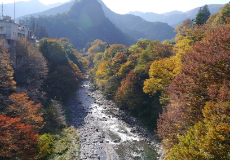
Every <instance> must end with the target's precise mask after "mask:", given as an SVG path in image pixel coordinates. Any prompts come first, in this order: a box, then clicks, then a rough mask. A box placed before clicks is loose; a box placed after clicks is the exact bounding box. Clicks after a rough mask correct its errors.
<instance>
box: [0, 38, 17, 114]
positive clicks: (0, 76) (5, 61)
mask: <svg viewBox="0 0 230 160" xmlns="http://www.w3.org/2000/svg"><path fill="white" fill-rule="evenodd" d="M11 65H12V61H11V60H10V54H9V53H8V52H7V49H6V48H5V47H4V44H3V42H0V111H3V110H4V109H5V108H6V106H7V104H8V103H9V101H8V96H9V95H10V94H11V93H12V92H13V91H14V90H15V89H16V82H15V81H14V77H13V74H14V70H13V68H12V66H11Z"/></svg>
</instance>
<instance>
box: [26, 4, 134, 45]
mask: <svg viewBox="0 0 230 160" xmlns="http://www.w3.org/2000/svg"><path fill="white" fill-rule="evenodd" d="M33 20H34V21H35V23H38V24H41V25H43V24H45V26H46V28H47V31H48V33H49V36H50V38H57V37H60V38H61V37H65V38H68V39H69V40H70V42H71V43H72V44H73V45H74V47H75V48H77V49H82V48H84V47H85V45H86V43H87V42H90V41H93V40H95V39H101V40H102V41H104V42H108V43H110V44H115V43H116V44H124V45H126V46H130V45H132V44H134V43H136V41H135V40H134V39H132V38H131V37H129V36H128V35H126V34H124V33H123V32H122V31H121V30H120V29H118V28H117V27H116V26H115V25H114V24H113V23H112V22H111V21H110V20H109V19H108V18H106V17H105V14H104V12H103V10H102V7H101V5H100V3H98V1H97V0H81V1H78V0H76V1H75V2H74V3H73V5H72V6H71V8H70V9H69V11H68V12H66V13H65V14H58V15H55V16H39V17H38V18H33V17H30V18H25V19H24V22H23V23H25V24H26V25H27V26H31V22H32V21H33Z"/></svg>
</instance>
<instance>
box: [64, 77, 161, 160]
mask: <svg viewBox="0 0 230 160" xmlns="http://www.w3.org/2000/svg"><path fill="white" fill-rule="evenodd" d="M81 83H82V84H80V86H79V89H78V90H77V91H76V92H75V93H74V95H73V96H72V97H71V98H70V100H69V104H68V107H69V108H70V110H71V111H72V113H71V114H72V122H70V125H73V126H75V127H76V128H78V129H79V131H80V136H81V139H80V141H81V149H80V151H81V153H80V159H100V160H131V159H134V160H155V159H159V155H158V154H157V151H159V148H160V145H159V143H158V142H157V141H156V140H155V137H154V135H153V134H152V133H151V132H148V131H146V130H145V129H144V128H143V127H140V126H139V125H140V124H139V122H137V120H136V119H135V118H132V117H130V116H129V115H128V112H124V111H119V109H118V108H117V107H116V105H115V104H114V103H112V102H111V101H108V100H105V99H104V98H103V97H102V95H101V93H100V92H99V91H93V90H92V89H91V87H90V86H89V80H84V81H82V82H81ZM125 121H126V122H125Z"/></svg>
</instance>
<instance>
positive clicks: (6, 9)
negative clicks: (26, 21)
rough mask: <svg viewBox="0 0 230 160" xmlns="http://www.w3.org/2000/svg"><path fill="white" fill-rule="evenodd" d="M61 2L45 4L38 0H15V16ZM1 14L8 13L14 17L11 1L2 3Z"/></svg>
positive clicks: (31, 12) (49, 7)
mask: <svg viewBox="0 0 230 160" xmlns="http://www.w3.org/2000/svg"><path fill="white" fill-rule="evenodd" d="M61 4H62V3H60V2H59V3H55V4H50V5H45V4H43V3H41V2H40V1H39V0H29V1H27V2H24V1H19V2H15V18H18V17H21V16H24V15H28V14H33V13H38V12H42V11H45V10H48V9H51V8H54V7H57V6H60V5H61ZM3 15H8V16H11V17H12V18H13V17H14V4H13V3H8V4H3Z"/></svg>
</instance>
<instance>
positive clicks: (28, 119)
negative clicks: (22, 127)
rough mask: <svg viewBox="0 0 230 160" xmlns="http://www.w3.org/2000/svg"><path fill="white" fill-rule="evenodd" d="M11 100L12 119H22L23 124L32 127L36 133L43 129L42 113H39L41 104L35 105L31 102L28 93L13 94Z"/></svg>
mask: <svg viewBox="0 0 230 160" xmlns="http://www.w3.org/2000/svg"><path fill="white" fill-rule="evenodd" d="M9 99H10V100H11V101H12V104H11V105H10V106H9V107H8V110H9V114H10V115H11V116H12V117H18V118H20V120H21V122H22V123H25V124H26V125H30V126H31V127H32V129H33V130H34V131H35V133H38V131H39V130H40V129H41V128H42V127H43V118H42V113H39V109H40V107H41V104H36V105H35V104H34V102H33V101H30V100H29V97H28V96H27V94H26V93H21V94H17V93H13V94H12V95H10V97H9Z"/></svg>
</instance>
